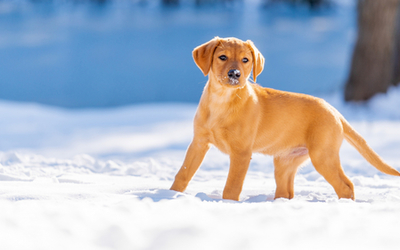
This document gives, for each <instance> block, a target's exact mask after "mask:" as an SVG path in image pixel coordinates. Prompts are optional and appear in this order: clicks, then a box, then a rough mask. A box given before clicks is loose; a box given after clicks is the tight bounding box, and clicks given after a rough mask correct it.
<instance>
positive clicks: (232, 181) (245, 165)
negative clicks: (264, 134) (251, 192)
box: [222, 151, 252, 201]
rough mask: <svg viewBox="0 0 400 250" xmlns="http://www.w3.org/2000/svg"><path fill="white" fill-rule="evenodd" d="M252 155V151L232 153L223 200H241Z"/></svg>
mask: <svg viewBox="0 0 400 250" xmlns="http://www.w3.org/2000/svg"><path fill="white" fill-rule="evenodd" d="M251 154H252V153H251V151H248V152H247V151H246V152H241V153H231V155H230V161H231V162H230V166H229V174H228V180H227V181H226V185H225V188H224V192H223V195H222V198H223V199H229V200H236V201H238V200H239V196H240V193H241V192H242V188H243V182H244V178H245V176H246V173H247V170H248V169H249V165H250V160H251Z"/></svg>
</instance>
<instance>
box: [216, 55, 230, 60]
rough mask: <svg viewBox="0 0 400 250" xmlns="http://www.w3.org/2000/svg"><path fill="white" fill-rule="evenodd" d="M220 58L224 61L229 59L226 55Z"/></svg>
mask: <svg viewBox="0 0 400 250" xmlns="http://www.w3.org/2000/svg"><path fill="white" fill-rule="evenodd" d="M218 58H219V59H221V60H222V61H226V60H227V59H228V57H226V55H222V56H220V57H218Z"/></svg>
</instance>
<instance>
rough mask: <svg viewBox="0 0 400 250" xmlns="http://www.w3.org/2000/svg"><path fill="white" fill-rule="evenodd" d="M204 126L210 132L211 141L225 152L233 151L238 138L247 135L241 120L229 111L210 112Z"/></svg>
mask: <svg viewBox="0 0 400 250" xmlns="http://www.w3.org/2000/svg"><path fill="white" fill-rule="evenodd" d="M204 127H205V128H206V129H207V131H208V132H209V140H210V142H211V143H212V144H213V145H214V146H216V147H217V148H218V149H219V150H221V151H222V152H224V153H229V152H230V151H231V146H232V145H233V144H235V141H236V140H237V138H241V137H243V136H245V135H244V131H243V129H241V125H240V121H239V120H237V119H233V118H232V117H231V116H230V115H229V112H227V111H225V112H214V113H213V114H210V115H209V116H208V118H207V120H206V122H205V124H204Z"/></svg>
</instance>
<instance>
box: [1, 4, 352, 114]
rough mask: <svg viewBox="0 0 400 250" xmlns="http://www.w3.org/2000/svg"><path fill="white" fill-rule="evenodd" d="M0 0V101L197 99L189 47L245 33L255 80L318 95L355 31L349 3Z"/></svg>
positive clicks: (338, 75)
mask: <svg viewBox="0 0 400 250" xmlns="http://www.w3.org/2000/svg"><path fill="white" fill-rule="evenodd" d="M159 2H160V1H109V2H106V3H105V4H95V3H93V2H90V1H89V2H83V3H82V2H81V3H79V1H39V2H35V1H27V0H26V1H25V0H21V1H1V2H0V98H1V99H6V100H15V101H25V102H39V103H44V104H50V105H56V106H61V107H69V108H84V107H110V106H119V105H127V104H132V103H140V102H197V101H198V99H199V97H200V95H201V92H202V89H203V87H204V84H205V83H206V81H207V79H206V78H205V77H204V76H203V75H202V73H201V72H200V71H199V70H198V68H197V67H196V65H195V64H194V62H193V60H192V56H191V52H192V50H193V48H194V47H196V46H198V45H200V44H202V43H204V42H206V41H208V40H210V39H211V38H213V37H214V36H220V37H226V36H234V37H238V38H241V39H243V40H247V39H250V40H252V41H253V42H254V43H255V44H256V46H257V47H258V49H259V50H260V51H261V52H262V53H263V55H264V56H265V58H266V64H265V69H264V72H263V73H262V74H261V75H260V76H259V77H258V78H257V81H258V82H259V83H260V84H261V85H263V86H268V87H273V88H277V89H282V90H289V91H296V92H303V93H310V94H319V93H327V92H331V91H335V90H338V89H340V88H341V87H342V86H343V83H344V80H345V78H346V74H347V70H348V65H349V60H350V56H351V51H352V46H353V42H354V38H355V4H354V1H353V0H340V1H339V0H336V1H335V2H334V3H335V4H334V5H333V6H332V7H331V8H323V9H320V10H317V11H310V10H309V9H307V8H305V7H301V6H297V7H293V6H292V7H291V6H288V5H282V4H273V5H268V6H267V7H266V6H265V5H263V3H262V2H263V1H262V0H260V1H257V0H252V1H245V0H244V1H237V2H234V3H233V4H231V5H212V6H211V5H210V6H202V7H196V6H195V5H194V1H189V0H187V1H182V4H181V5H180V6H178V7H169V8H166V7H163V6H161V5H160V3H159Z"/></svg>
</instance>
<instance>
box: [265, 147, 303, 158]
mask: <svg viewBox="0 0 400 250" xmlns="http://www.w3.org/2000/svg"><path fill="white" fill-rule="evenodd" d="M257 153H261V154H266V155H272V156H276V157H289V158H293V157H298V156H303V155H307V154H308V149H307V148H306V147H304V146H298V147H293V148H289V149H277V148H271V147H269V148H263V149H262V150H257Z"/></svg>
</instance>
